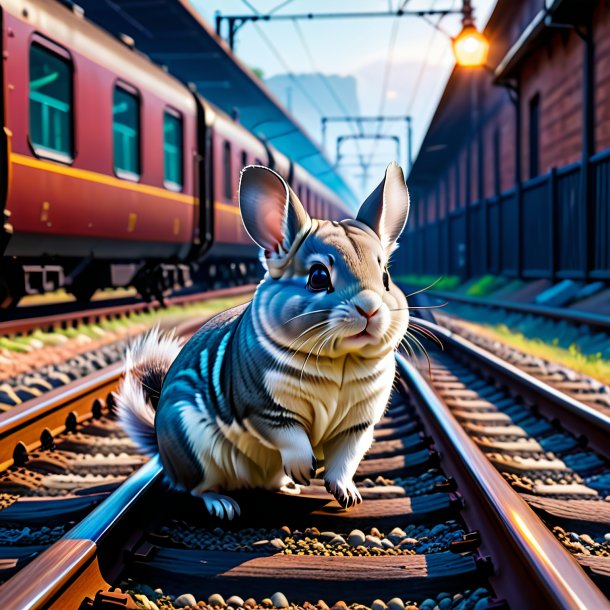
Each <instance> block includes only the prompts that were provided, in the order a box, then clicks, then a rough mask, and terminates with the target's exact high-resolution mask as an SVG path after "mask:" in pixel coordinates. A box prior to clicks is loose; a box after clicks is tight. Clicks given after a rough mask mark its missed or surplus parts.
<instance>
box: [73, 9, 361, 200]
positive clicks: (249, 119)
mask: <svg viewBox="0 0 610 610" xmlns="http://www.w3.org/2000/svg"><path fill="white" fill-rule="evenodd" d="M78 4H79V5H80V6H82V7H83V8H84V9H85V11H86V14H87V16H88V18H90V19H92V20H94V21H95V22H96V23H98V24H99V25H101V26H102V27H104V28H106V29H107V30H109V31H111V32H115V33H118V32H123V33H125V34H128V35H129V36H131V37H132V38H133V39H134V40H135V41H136V45H137V47H138V48H139V49H140V50H141V51H143V52H145V53H147V54H148V55H149V56H150V57H151V58H152V59H153V60H154V61H156V62H158V63H160V64H163V65H166V66H167V67H168V68H169V70H170V72H172V73H173V74H174V75H175V76H177V77H178V78H179V79H180V80H182V81H183V82H185V83H187V82H192V83H194V84H195V85H196V86H197V89H198V90H199V91H200V92H201V93H202V94H203V95H204V96H205V97H206V98H207V99H209V100H210V101H212V102H214V103H215V104H217V105H218V106H219V107H220V108H222V109H223V110H225V111H226V112H229V113H231V112H232V110H233V109H234V108H236V109H237V110H238V111H239V113H240V122H241V124H242V125H244V127H246V128H247V129H248V130H250V131H252V132H253V133H254V134H255V135H260V136H262V137H264V138H265V139H266V140H267V141H268V142H271V143H273V145H274V146H275V147H276V148H277V149H278V150H280V151H281V152H282V153H284V154H285V155H286V156H288V157H290V158H293V159H295V158H296V159H300V160H301V161H300V162H301V164H302V165H303V166H304V167H305V169H306V170H307V171H308V172H310V173H311V174H313V175H316V176H319V177H320V180H321V181H322V182H323V183H324V184H325V185H326V186H327V187H328V188H330V189H331V190H333V191H334V192H335V193H337V195H338V196H339V197H340V198H341V199H342V200H343V201H344V202H345V203H346V204H347V205H349V206H351V207H354V208H355V206H356V198H355V196H354V194H353V192H352V191H351V189H350V188H349V187H348V186H347V184H346V183H345V181H344V179H343V177H342V176H341V175H340V174H339V173H338V172H337V170H336V169H335V168H334V166H333V165H332V163H331V162H330V161H329V160H328V159H327V158H326V157H325V155H324V153H323V152H322V151H321V150H320V148H319V147H318V146H317V145H316V144H315V143H314V142H313V141H312V140H311V138H310V137H309V136H308V135H307V134H306V133H305V131H304V130H303V129H302V127H301V126H300V125H299V124H298V123H297V122H296V121H295V119H294V118H293V117H292V116H290V115H289V113H288V112H287V111H286V110H285V108H284V107H283V106H282V105H281V104H280V102H279V101H278V100H277V99H276V98H275V97H274V96H273V95H272V94H271V93H270V92H269V90H268V89H267V88H266V87H265V85H264V84H263V83H262V82H261V81H260V80H259V79H258V78H257V77H256V76H255V75H254V74H253V73H252V71H251V70H250V69H249V68H248V67H247V66H245V65H244V64H242V63H241V62H240V60H239V59H238V58H237V57H236V56H235V55H234V54H233V53H232V52H231V50H230V49H229V48H228V46H227V45H226V44H225V43H224V42H223V41H222V40H221V39H220V38H219V37H218V36H216V34H214V32H212V31H211V29H210V27H209V26H208V25H207V24H206V23H205V21H204V20H203V18H202V17H201V15H199V13H197V11H196V10H195V9H194V7H193V6H192V5H191V3H190V2H189V1H188V0H157V1H156V2H155V3H153V4H149V3H143V2H130V3H125V2H116V1H115V0H78Z"/></svg>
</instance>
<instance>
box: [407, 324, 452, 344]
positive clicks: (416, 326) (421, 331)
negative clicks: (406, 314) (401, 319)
mask: <svg viewBox="0 0 610 610" xmlns="http://www.w3.org/2000/svg"><path fill="white" fill-rule="evenodd" d="M409 328H410V329H413V332H416V333H419V334H420V335H423V336H424V337H427V338H428V339H430V341H434V342H435V343H436V344H437V345H438V346H439V347H440V348H441V349H442V350H443V351H445V346H444V345H443V342H442V341H441V340H440V339H439V337H437V336H436V335H435V334H434V333H433V332H432V331H431V330H429V329H427V328H424V327H423V326H420V325H419V324H416V323H415V322H413V321H411V323H410V324H409Z"/></svg>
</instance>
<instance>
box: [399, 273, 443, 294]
mask: <svg viewBox="0 0 610 610" xmlns="http://www.w3.org/2000/svg"><path fill="white" fill-rule="evenodd" d="M442 279H443V276H441V277H439V278H437V279H436V280H434V281H433V282H432V284H430V286H426V287H425V288H421V289H420V290H416V291H415V292H412V293H411V294H407V295H405V296H406V298H407V299H408V298H409V297H412V296H413V295H416V294H420V293H421V292H426V290H430V288H432V287H434V286H436V285H437V284H438V283H439V282H440V281H441V280H442Z"/></svg>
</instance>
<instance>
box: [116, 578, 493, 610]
mask: <svg viewBox="0 0 610 610" xmlns="http://www.w3.org/2000/svg"><path fill="white" fill-rule="evenodd" d="M122 588H123V590H125V591H126V592H127V593H129V594H130V595H131V596H132V598H133V599H134V601H135V602H136V604H137V605H138V607H140V608H145V609H146V610H155V609H156V610H175V609H178V608H183V609H184V610H200V609H203V610H218V609H219V608H223V609H225V610H242V609H243V610H270V609H272V608H277V609H278V610H280V609H285V608H288V609H290V610H484V609H485V608H487V607H488V606H489V605H490V603H491V602H492V601H494V598H493V596H492V594H491V592H490V591H488V590H487V589H485V588H483V587H481V588H479V589H474V590H470V589H468V590H465V591H460V592H454V593H452V592H446V591H445V592H441V593H438V594H437V595H436V596H435V597H430V598H426V599H424V600H417V601H414V600H412V599H410V598H409V597H408V595H407V594H405V596H404V597H394V598H392V599H387V598H384V596H383V592H382V591H371V595H372V596H374V595H379V597H378V598H376V599H372V600H370V601H369V600H366V601H364V600H363V602H362V603H359V602H356V603H351V604H348V603H346V602H344V601H343V600H341V599H338V600H331V599H327V600H322V599H319V600H317V601H301V600H299V601H295V600H291V599H290V594H289V593H284V592H282V591H276V592H274V593H271V594H270V595H269V596H268V597H264V598H261V599H254V598H252V597H249V598H246V599H245V600H244V599H243V598H242V597H240V596H238V595H232V596H230V597H227V598H226V600H225V598H224V597H223V596H221V595H219V594H218V593H212V594H210V595H209V596H208V597H207V599H200V600H197V599H196V598H195V596H194V595H192V594H191V593H180V594H178V595H176V596H173V595H168V594H165V593H163V591H161V589H153V588H152V587H150V586H148V585H141V584H134V583H128V584H124V585H123V587H122ZM312 599H315V597H313V598H312Z"/></svg>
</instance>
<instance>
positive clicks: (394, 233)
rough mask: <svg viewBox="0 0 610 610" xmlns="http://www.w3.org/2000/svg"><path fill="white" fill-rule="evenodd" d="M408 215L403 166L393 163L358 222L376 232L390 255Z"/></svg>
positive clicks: (369, 197)
mask: <svg viewBox="0 0 610 610" xmlns="http://www.w3.org/2000/svg"><path fill="white" fill-rule="evenodd" d="M408 216H409V191H408V190H407V185H406V184H405V177H404V174H403V173H402V169H401V168H400V165H398V164H397V163H390V165H388V168H387V169H386V170H385V177H384V178H383V180H382V181H381V182H380V183H379V185H378V186H377V188H376V189H375V190H374V191H373V192H372V193H371V194H370V195H369V196H368V197H367V199H366V201H365V202H364V203H363V204H362V205H361V206H360V209H359V210H358V214H357V215H356V220H358V221H360V222H363V223H364V224H365V225H367V226H369V227H370V228H371V229H373V231H375V233H377V235H379V239H381V243H382V245H383V247H384V248H385V250H386V252H387V253H388V254H390V253H391V252H392V251H393V250H394V249H395V248H396V240H397V239H398V237H399V235H400V234H401V233H402V230H403V229H404V226H405V223H406V222H407V217H408Z"/></svg>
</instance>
